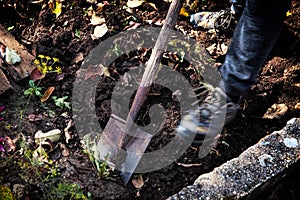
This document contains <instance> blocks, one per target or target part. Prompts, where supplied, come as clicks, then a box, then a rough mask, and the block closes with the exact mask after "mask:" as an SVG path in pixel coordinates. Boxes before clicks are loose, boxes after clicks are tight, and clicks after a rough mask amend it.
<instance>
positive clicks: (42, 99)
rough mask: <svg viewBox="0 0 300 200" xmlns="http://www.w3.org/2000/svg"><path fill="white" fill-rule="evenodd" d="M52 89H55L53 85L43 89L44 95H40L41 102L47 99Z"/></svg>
mask: <svg viewBox="0 0 300 200" xmlns="http://www.w3.org/2000/svg"><path fill="white" fill-rule="evenodd" d="M54 90H55V87H49V88H48V89H47V90H46V91H45V93H44V95H43V96H42V98H41V102H42V103H43V102H45V101H47V100H48V99H49V97H50V96H51V94H52V93H53V91H54Z"/></svg>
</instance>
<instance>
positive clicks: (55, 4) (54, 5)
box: [48, 0, 62, 18]
mask: <svg viewBox="0 0 300 200" xmlns="http://www.w3.org/2000/svg"><path fill="white" fill-rule="evenodd" d="M48 4H49V8H50V9H51V11H52V13H53V14H55V15H56V18H57V17H58V16H59V15H60V14H61V12H62V3H61V2H60V1H59V0H57V1H55V0H50V1H49V3H48Z"/></svg>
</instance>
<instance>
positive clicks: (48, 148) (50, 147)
mask: <svg viewBox="0 0 300 200" xmlns="http://www.w3.org/2000/svg"><path fill="white" fill-rule="evenodd" d="M40 145H41V147H43V149H44V150H45V151H46V152H51V151H52V150H53V145H52V142H51V141H50V140H49V139H47V140H46V141H42V142H41V143H40Z"/></svg>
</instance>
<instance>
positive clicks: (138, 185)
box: [132, 175, 144, 189]
mask: <svg viewBox="0 0 300 200" xmlns="http://www.w3.org/2000/svg"><path fill="white" fill-rule="evenodd" d="M132 184H133V186H134V187H135V188H137V189H140V188H142V187H143V185H144V180H143V177H142V175H138V176H137V178H133V179H132Z"/></svg>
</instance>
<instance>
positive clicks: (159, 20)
mask: <svg viewBox="0 0 300 200" xmlns="http://www.w3.org/2000/svg"><path fill="white" fill-rule="evenodd" d="M164 23H165V20H164V19H158V20H157V21H156V22H154V24H155V25H156V26H162V25H164Z"/></svg>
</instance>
